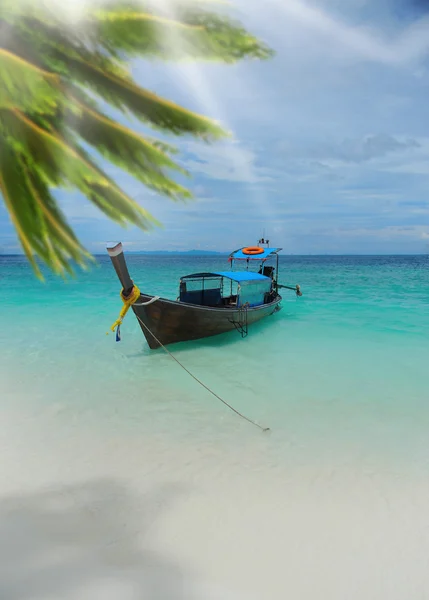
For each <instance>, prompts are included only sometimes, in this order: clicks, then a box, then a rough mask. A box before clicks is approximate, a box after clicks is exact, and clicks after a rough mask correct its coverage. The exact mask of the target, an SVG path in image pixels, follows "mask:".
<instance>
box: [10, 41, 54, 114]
mask: <svg viewBox="0 0 429 600" xmlns="http://www.w3.org/2000/svg"><path fill="white" fill-rule="evenodd" d="M0 81H1V85H0V108H6V107H13V106H14V107H16V108H19V109H20V110H23V111H26V110H30V109H31V110H32V111H33V112H35V113H45V114H52V113H54V112H55V110H56V108H57V106H58V102H59V96H60V93H59V90H58V83H59V77H58V76H57V75H55V74H54V73H49V72H47V71H43V70H42V69H39V68H38V67H36V66H34V65H33V64H31V63H30V62H27V61H25V60H23V59H22V58H19V57H18V56H17V55H16V54H13V53H12V52H9V51H8V50H5V49H3V48H0Z"/></svg>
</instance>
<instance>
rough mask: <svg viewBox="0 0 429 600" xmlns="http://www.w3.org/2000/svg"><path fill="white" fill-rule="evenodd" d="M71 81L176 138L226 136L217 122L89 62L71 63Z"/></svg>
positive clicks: (74, 60) (210, 138)
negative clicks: (176, 136)
mask: <svg viewBox="0 0 429 600" xmlns="http://www.w3.org/2000/svg"><path fill="white" fill-rule="evenodd" d="M68 64H69V69H70V74H71V76H72V78H73V79H74V80H75V81H77V82H78V83H80V84H81V85H83V86H86V87H88V88H90V89H92V90H93V91H94V92H95V93H96V94H98V95H99V96H100V97H101V98H103V99H104V100H105V101H106V102H108V103H109V104H110V105H111V106H114V107H115V108H117V109H119V110H121V111H122V112H125V113H127V112H130V113H132V114H133V115H134V116H136V117H137V118H139V119H140V120H142V121H144V122H147V123H149V124H150V125H152V126H155V127H158V128H160V129H163V130H166V131H168V132H170V133H174V134H175V135H180V134H191V135H193V136H195V137H200V138H202V139H205V140H215V139H219V138H222V137H225V136H227V135H228V134H227V132H225V131H224V130H223V129H222V128H221V127H220V126H219V125H218V124H217V123H216V122H215V121H213V120H212V119H209V118H207V117H202V116H200V115H198V114H197V113H194V112H192V111H190V110H187V109H185V108H182V107H181V106H179V105H178V104H175V103H174V102H170V101H169V100H165V99H164V98H161V97H160V96H157V95H156V94H154V93H152V92H149V91H148V90H145V89H143V88H141V87H139V86H138V85H136V84H135V83H133V82H132V81H129V80H125V79H123V78H120V77H117V76H115V75H111V74H109V73H106V72H105V71H102V70H101V69H99V68H98V67H96V66H94V65H93V64H91V63H90V62H87V61H84V60H76V59H69V61H68Z"/></svg>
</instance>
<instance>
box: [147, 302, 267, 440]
mask: <svg viewBox="0 0 429 600" xmlns="http://www.w3.org/2000/svg"><path fill="white" fill-rule="evenodd" d="M136 317H137V319H138V320H139V321H140V323H141V324H142V325H143V327H144V328H145V329H146V331H148V332H149V333H150V335H151V336H152V337H153V339H154V340H155V341H156V343H157V344H159V345H160V346H161V348H162V349H163V350H165V352H166V353H167V354H168V355H169V356H170V358H172V359H173V360H174V361H175V362H176V363H177V364H178V365H179V366H180V367H182V369H183V370H184V371H186V373H188V375H190V376H191V377H192V379H194V380H195V381H196V382H197V383H199V384H200V385H201V386H202V387H203V388H204V389H206V390H207V391H208V392H210V394H212V396H214V397H215V398H217V399H218V400H220V401H221V402H222V403H223V404H225V406H227V407H228V408H229V409H231V410H232V411H233V412H235V414H236V415H238V416H239V417H241V418H242V419H244V420H245V421H248V422H249V423H251V424H252V425H255V427H258V428H259V429H261V430H262V431H270V428H269V427H262V425H259V423H256V422H255V421H252V419H249V417H246V415H243V414H242V413H241V412H239V411H238V410H236V409H235V408H234V407H233V406H231V405H230V404H228V402H226V401H225V400H223V398H221V397H220V396H218V395H217V394H216V393H215V392H214V391H213V390H211V389H210V388H209V387H208V386H207V385H206V384H205V383H203V382H202V381H201V380H200V379H198V377H195V375H194V374H193V373H191V371H189V369H187V368H186V367H185V365H183V364H182V363H181V362H180V360H179V359H178V358H176V357H175V356H174V354H172V353H171V352H170V350H168V349H167V348H166V347H165V346H164V344H162V343H161V342H160V341H159V339H158V338H157V337H156V335H155V334H154V333H152V331H151V330H150V329H149V327H148V326H147V325H146V323H143V321H142V320H141V319H140V317H139V316H138V314H137V313H136Z"/></svg>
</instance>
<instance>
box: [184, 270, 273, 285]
mask: <svg viewBox="0 0 429 600" xmlns="http://www.w3.org/2000/svg"><path fill="white" fill-rule="evenodd" d="M202 277H226V278H227V279H231V280H232V281H236V282H237V283H240V282H242V281H271V279H270V277H266V276H265V275H260V274H259V273H252V272H250V271H214V272H212V273H192V274H191V275H185V277H182V280H186V279H200V278H202Z"/></svg>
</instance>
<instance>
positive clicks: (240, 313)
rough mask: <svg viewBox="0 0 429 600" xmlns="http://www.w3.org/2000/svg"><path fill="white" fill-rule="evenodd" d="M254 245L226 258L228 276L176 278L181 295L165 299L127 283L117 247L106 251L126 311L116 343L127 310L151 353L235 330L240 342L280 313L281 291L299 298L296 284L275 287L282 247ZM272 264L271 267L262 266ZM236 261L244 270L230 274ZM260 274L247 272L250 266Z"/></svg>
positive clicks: (116, 327) (115, 326)
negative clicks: (255, 325) (250, 329)
mask: <svg viewBox="0 0 429 600" xmlns="http://www.w3.org/2000/svg"><path fill="white" fill-rule="evenodd" d="M260 244H266V245H267V246H268V244H269V242H265V240H264V239H262V240H259V245H258V246H247V247H244V248H239V249H238V250H235V251H234V252H232V253H231V254H230V255H229V258H228V260H229V262H230V264H231V270H230V271H213V272H202V273H192V274H190V275H185V276H183V277H181V278H180V282H179V296H178V298H177V299H176V300H168V299H166V298H160V297H158V296H153V295H149V294H146V293H143V292H140V290H139V289H138V287H137V286H136V285H135V284H134V281H133V280H132V279H131V277H130V275H129V272H128V267H127V264H126V260H125V256H124V252H123V247H122V244H121V243H118V244H116V245H114V246H111V247H108V248H107V252H108V254H109V256H110V259H111V261H112V264H113V266H114V268H115V271H116V274H117V276H118V278H119V281H120V283H121V285H122V291H121V298H122V300H123V302H124V307H123V309H122V311H121V314H120V316H119V319H118V320H117V321H116V322H115V323H114V324H113V325H112V327H111V329H112V331H115V330H116V339H117V341H119V340H120V326H121V324H122V320H123V318H124V316H125V314H126V312H127V310H128V309H129V308H130V307H131V308H132V310H133V312H134V314H135V315H136V317H137V320H138V322H139V324H140V327H141V329H142V331H143V334H144V336H145V338H146V340H147V343H148V345H149V347H150V348H151V349H156V348H159V347H160V346H167V345H168V344H175V343H178V342H186V341H190V340H198V339H202V338H207V337H210V336H214V335H218V334H221V333H226V332H228V331H233V330H234V329H236V330H238V331H239V332H240V334H241V335H242V337H245V336H246V335H247V333H248V326H249V325H251V324H252V323H256V322H257V321H260V320H261V319H263V318H264V317H267V316H269V315H273V314H274V313H276V312H278V311H279V310H280V308H281V307H280V303H281V301H282V297H281V296H280V294H279V289H280V288H288V289H292V290H294V291H295V292H296V294H297V295H298V296H301V295H302V294H301V291H300V287H299V285H297V286H295V287H291V286H285V285H281V284H279V283H278V267H279V256H278V253H279V252H280V250H281V248H269V247H261V245H260ZM270 259H274V260H275V266H272V265H268V264H266V263H267V261H269V260H270ZM235 261H241V262H244V263H245V265H246V267H247V268H246V270H238V271H234V270H233V265H234V262H235ZM255 262H256V263H258V264H259V270H258V271H257V272H254V271H252V270H249V266H250V265H252V264H254V263H255Z"/></svg>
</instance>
